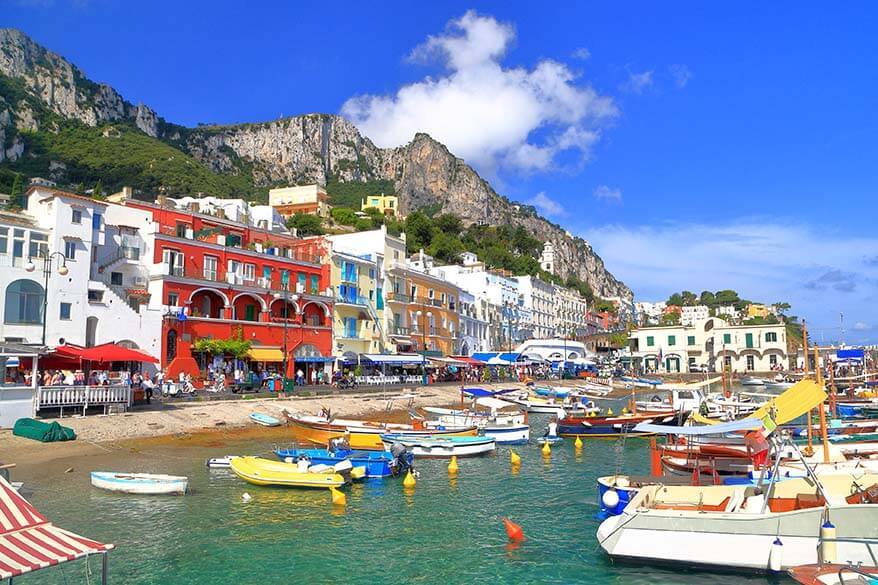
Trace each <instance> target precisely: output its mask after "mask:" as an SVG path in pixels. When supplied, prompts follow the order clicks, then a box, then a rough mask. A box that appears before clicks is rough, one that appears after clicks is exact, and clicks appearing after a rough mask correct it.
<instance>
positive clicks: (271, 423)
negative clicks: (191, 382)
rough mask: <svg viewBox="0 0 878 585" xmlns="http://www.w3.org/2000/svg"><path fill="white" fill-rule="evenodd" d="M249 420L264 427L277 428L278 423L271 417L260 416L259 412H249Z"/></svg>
mask: <svg viewBox="0 0 878 585" xmlns="http://www.w3.org/2000/svg"><path fill="white" fill-rule="evenodd" d="M250 420H252V421H253V422H255V423H256V424H258V425H262V426H264V427H279V426H280V421H279V420H278V419H276V418H274V417H273V416H269V415H267V414H262V413H261V412H251V413H250Z"/></svg>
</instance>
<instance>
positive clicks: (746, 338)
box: [744, 333, 753, 349]
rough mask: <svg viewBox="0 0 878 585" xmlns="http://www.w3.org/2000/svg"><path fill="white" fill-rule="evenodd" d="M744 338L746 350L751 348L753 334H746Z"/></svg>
mask: <svg viewBox="0 0 878 585" xmlns="http://www.w3.org/2000/svg"><path fill="white" fill-rule="evenodd" d="M744 338H745V340H746V343H747V348H748V349H750V348H752V347H753V334H752V333H747V334H745V335H744Z"/></svg>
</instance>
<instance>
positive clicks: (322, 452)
mask: <svg viewBox="0 0 878 585" xmlns="http://www.w3.org/2000/svg"><path fill="white" fill-rule="evenodd" d="M274 454H275V455H277V456H278V458H279V459H280V460H281V461H285V460H287V459H288V458H289V459H292V460H293V461H296V460H298V459H299V458H300V457H307V458H308V459H309V460H310V461H311V463H312V464H315V465H335V464H336V463H338V462H340V461H344V460H345V459H347V460H349V461H350V462H351V465H353V466H354V467H365V468H366V477H388V476H391V475H393V471H392V469H391V468H390V464H391V462H392V461H393V455H391V454H390V452H389V451H353V450H351V449H339V450H337V451H334V452H333V451H330V450H328V449H275V451H274ZM409 457H411V454H409ZM409 465H411V461H409Z"/></svg>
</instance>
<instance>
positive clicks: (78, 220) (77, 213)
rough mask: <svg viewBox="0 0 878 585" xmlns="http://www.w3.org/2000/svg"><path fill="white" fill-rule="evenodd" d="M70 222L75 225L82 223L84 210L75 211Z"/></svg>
mask: <svg viewBox="0 0 878 585" xmlns="http://www.w3.org/2000/svg"><path fill="white" fill-rule="evenodd" d="M70 221H71V222H73V223H82V210H81V209H74V210H73V214H72V216H71V218H70Z"/></svg>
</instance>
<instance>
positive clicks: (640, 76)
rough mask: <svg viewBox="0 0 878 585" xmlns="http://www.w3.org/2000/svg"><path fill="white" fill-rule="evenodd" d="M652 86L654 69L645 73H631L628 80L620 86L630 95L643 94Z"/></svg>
mask: <svg viewBox="0 0 878 585" xmlns="http://www.w3.org/2000/svg"><path fill="white" fill-rule="evenodd" d="M651 85H652V69H650V70H649V71H644V72H643V73H629V74H628V80H627V81H626V82H625V83H623V84H622V85H621V86H619V89H621V90H622V91H627V92H629V93H638V94H639V93H643V90H644V89H646V88H647V87H649V86H651Z"/></svg>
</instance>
